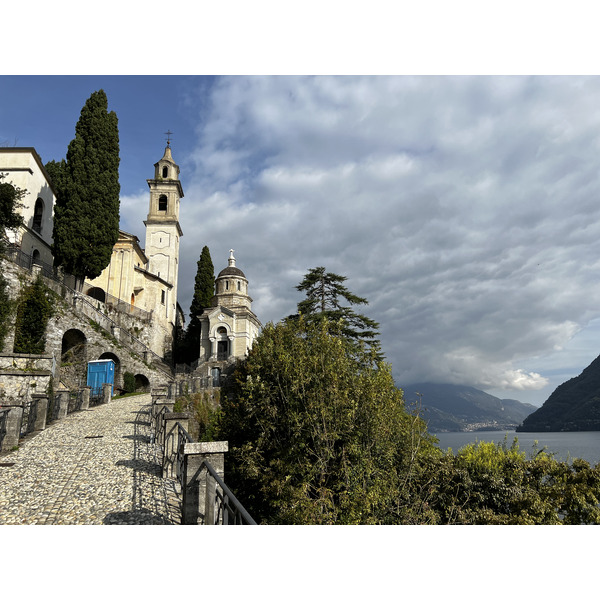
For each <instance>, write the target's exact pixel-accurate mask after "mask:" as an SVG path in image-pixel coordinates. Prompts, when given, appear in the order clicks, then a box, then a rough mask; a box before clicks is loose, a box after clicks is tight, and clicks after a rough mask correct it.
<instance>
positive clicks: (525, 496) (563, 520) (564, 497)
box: [428, 442, 600, 525]
mask: <svg viewBox="0 0 600 600" xmlns="http://www.w3.org/2000/svg"><path fill="white" fill-rule="evenodd" d="M428 473H429V474H428V478H429V489H430V497H429V509H430V515H431V517H432V521H433V522H437V523H443V524H471V525H492V524H493V525H533V524H545V525H556V524H568V525H579V524H600V504H599V503H600V464H598V465H596V466H595V467H591V466H590V465H589V463H587V462H586V461H584V460H581V459H575V460H573V462H572V463H571V464H569V463H567V462H565V461H559V460H557V459H555V458H554V457H553V456H552V455H550V454H548V453H546V452H545V451H543V450H542V451H537V452H535V453H534V455H533V456H531V457H530V458H527V457H526V454H525V452H522V451H521V450H520V449H519V446H518V442H514V443H513V444H512V445H511V446H510V447H507V445H506V442H504V443H503V444H494V443H493V442H479V443H477V444H470V445H468V446H465V447H464V448H462V449H461V450H459V452H458V453H457V454H456V456H455V455H453V454H452V452H448V453H445V454H443V455H441V456H438V457H436V458H435V459H434V460H433V461H432V462H431V463H430V465H429V469H428Z"/></svg>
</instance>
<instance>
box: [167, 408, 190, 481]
mask: <svg viewBox="0 0 600 600" xmlns="http://www.w3.org/2000/svg"><path fill="white" fill-rule="evenodd" d="M162 418H163V421H164V427H163V428H162V431H163V432H164V433H163V436H161V437H163V439H162V440H160V441H159V444H160V445H161V446H162V448H163V449H164V452H163V461H162V476H163V477H175V476H176V475H177V465H176V462H177V449H178V448H177V444H178V441H179V430H178V427H177V425H178V424H179V425H181V426H182V427H183V428H184V429H185V430H186V431H187V430H188V426H189V418H190V414H189V413H173V412H170V413H167V414H165V415H163V417H162Z"/></svg>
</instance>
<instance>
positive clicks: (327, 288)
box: [296, 267, 383, 358]
mask: <svg viewBox="0 0 600 600" xmlns="http://www.w3.org/2000/svg"><path fill="white" fill-rule="evenodd" d="M346 280H347V277H344V276H342V275H337V274H335V273H328V272H326V271H325V267H316V268H314V269H310V270H309V271H308V273H307V274H306V275H305V276H304V279H303V280H302V282H301V283H300V284H299V285H297V286H296V289H297V290H299V291H301V292H305V293H306V298H305V299H304V300H302V301H301V302H299V303H298V314H301V315H304V316H305V317H306V319H307V320H309V321H315V320H316V321H318V320H321V319H327V321H329V322H330V323H336V324H337V325H338V327H339V333H340V334H341V335H343V336H345V337H347V338H349V339H351V340H355V341H362V342H364V343H366V344H367V345H369V346H371V347H373V348H374V349H376V350H377V351H378V352H379V353H380V343H379V340H378V339H377V336H378V331H377V330H378V328H379V324H378V323H377V322H376V321H374V320H373V319H370V318H368V317H365V316H364V315H361V314H359V313H357V312H355V310H354V309H353V308H352V306H354V305H356V304H368V302H367V300H366V299H365V298H361V297H360V296H357V295H356V294H353V293H352V292H350V291H349V290H348V289H347V288H346V287H345V286H344V285H343V283H344V281H346ZM344 301H345V302H347V303H348V304H349V305H350V306H345V305H343V304H342V303H343V302H344ZM379 358H383V356H382V355H381V353H380V354H379Z"/></svg>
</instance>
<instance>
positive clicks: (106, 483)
mask: <svg viewBox="0 0 600 600" xmlns="http://www.w3.org/2000/svg"><path fill="white" fill-rule="evenodd" d="M150 405H151V398H150V394H144V395H140V396H132V397H129V398H123V399H120V400H119V399H114V400H113V401H112V402H111V403H109V404H104V405H100V406H97V407H93V408H90V409H89V410H87V411H81V412H76V413H72V414H70V415H68V416H67V417H66V418H65V419H63V420H61V421H59V422H57V423H54V424H52V425H50V426H49V427H48V428H47V429H45V430H44V431H42V432H40V433H39V434H38V435H36V436H35V437H33V438H31V439H28V438H24V439H23V440H22V441H21V444H22V445H21V446H20V448H19V450H17V451H15V452H11V453H8V454H4V455H3V456H2V457H0V463H14V465H13V466H3V467H0V524H13V525H16V524H38V525H63V524H64V525H84V524H96V525H101V524H104V525H161V524H164V525H168V524H177V523H180V505H179V499H178V497H177V494H176V492H175V489H174V484H173V481H172V480H170V479H163V478H162V477H161V476H160V466H159V463H158V460H157V458H156V456H155V447H154V444H150V443H149V433H150Z"/></svg>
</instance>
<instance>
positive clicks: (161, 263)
mask: <svg viewBox="0 0 600 600" xmlns="http://www.w3.org/2000/svg"><path fill="white" fill-rule="evenodd" d="M168 134H169V135H170V132H168ZM146 181H147V182H148V187H149V188H150V207H149V210H148V217H147V219H146V220H145V221H144V225H145V226H146V247H145V249H144V251H145V253H146V256H147V257H148V259H149V265H148V270H149V271H150V272H152V273H153V274H154V275H156V276H157V277H159V278H160V279H162V280H163V281H166V282H167V283H169V284H170V285H171V286H172V287H171V288H170V290H169V291H168V292H167V293H166V295H167V297H166V298H165V302H164V305H165V313H164V316H165V317H166V319H167V320H168V321H169V322H171V323H172V324H173V325H175V321H176V317H177V275H178V270H179V238H180V237H181V236H182V235H183V232H182V231H181V226H180V225H179V203H180V200H181V198H183V188H182V187H181V182H180V181H179V166H178V165H177V164H175V161H174V160H173V156H172V155H171V141H170V139H169V138H167V147H166V148H165V153H164V155H163V157H162V158H161V159H160V160H159V161H158V162H157V163H155V165H154V179H147V180H146Z"/></svg>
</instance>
